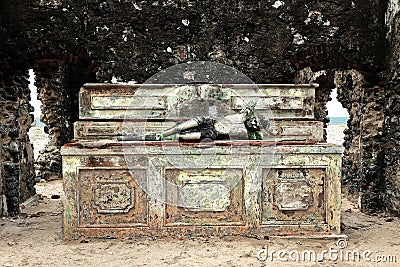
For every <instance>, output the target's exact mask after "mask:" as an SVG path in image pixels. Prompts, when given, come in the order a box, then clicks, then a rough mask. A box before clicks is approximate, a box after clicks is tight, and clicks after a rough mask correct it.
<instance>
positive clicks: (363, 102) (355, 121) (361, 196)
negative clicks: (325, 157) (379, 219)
mask: <svg viewBox="0 0 400 267" xmlns="http://www.w3.org/2000/svg"><path fill="white" fill-rule="evenodd" d="M335 84H336V86H337V88H338V100H339V101H340V102H341V103H342V104H343V106H344V107H345V108H346V109H347V110H348V111H349V116H350V118H349V120H348V122H347V129H346V130H345V132H344V133H345V137H344V139H345V141H344V143H343V145H344V147H345V151H344V154H343V169H342V184H343V186H344V188H343V189H344V192H347V195H348V196H349V197H350V198H351V199H353V201H354V202H356V201H358V202H359V205H360V208H361V210H362V211H364V212H366V213H374V212H377V211H380V210H382V200H383V196H384V188H382V183H383V180H384V177H383V176H382V171H383V162H382V155H383V154H382V134H383V122H384V121H383V120H384V118H383V106H382V100H383V95H384V90H383V88H381V87H379V86H378V85H371V84H369V83H368V82H366V81H365V78H364V75H363V74H362V73H360V72H358V71H355V70H344V71H336V75H335Z"/></svg>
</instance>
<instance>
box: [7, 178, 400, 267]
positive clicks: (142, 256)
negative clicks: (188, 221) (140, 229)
mask: <svg viewBox="0 0 400 267" xmlns="http://www.w3.org/2000/svg"><path fill="white" fill-rule="evenodd" d="M37 189H38V194H39V195H40V200H39V202H38V203H37V205H34V206H32V207H28V208H26V209H23V210H22V211H23V213H22V214H21V216H19V217H16V218H2V219H0V225H1V226H0V248H1V254H0V266H296V265H298V266H399V264H400V233H399V226H400V225H399V224H400V220H399V219H397V218H389V217H381V216H374V217H371V216H366V215H363V214H361V213H360V212H359V211H358V210H357V209H356V208H354V207H353V206H352V205H351V204H350V203H349V202H347V201H346V200H344V201H343V213H342V214H343V220H342V221H343V228H344V232H343V233H344V234H346V235H347V236H348V244H347V247H346V248H344V249H342V251H344V252H346V251H358V252H360V254H361V255H362V253H364V252H366V253H367V252H368V251H371V255H370V256H369V258H370V259H371V260H372V261H373V260H376V259H379V258H378V256H389V255H393V256H396V260H397V265H396V263H391V264H389V263H373V262H365V261H364V260H363V258H361V260H360V262H353V261H350V262H347V261H346V259H345V257H344V258H343V259H344V260H343V261H341V260H340V257H339V259H338V260H337V261H332V260H329V258H328V257H327V256H326V260H325V261H322V262H318V261H317V262H314V261H312V262H310V261H308V260H306V261H305V262H300V263H298V264H296V263H295V262H293V261H291V260H290V258H288V257H289V256H288V255H286V258H287V259H288V260H289V262H281V261H279V260H278V259H277V258H274V260H273V261H271V258H268V259H267V260H266V261H260V260H259V259H258V253H259V251H260V250H261V249H262V248H263V247H265V246H266V247H267V248H268V250H269V251H270V252H271V251H272V250H273V249H275V250H286V251H287V252H288V253H289V252H290V251H292V250H296V251H298V252H299V253H302V252H303V251H304V250H315V251H316V253H322V251H323V250H328V251H329V249H331V251H334V250H337V251H340V249H339V247H338V246H337V244H336V240H321V239H317V240H310V239H308V240H307V239H283V238H271V239H270V240H257V239H252V238H244V237H225V238H183V239H182V240H180V239H173V238H162V239H153V238H150V237H148V238H146V237H143V238H133V239H129V238H126V239H123V240H115V239H107V240H101V239H100V240H99V239H85V240H79V241H73V242H65V241H62V198H63V195H62V185H61V181H53V182H49V183H39V184H38V185H37ZM57 196H60V198H58V199H57ZM54 198H56V199H54ZM264 251H265V250H264ZM333 253H335V252H333ZM264 255H265V254H260V257H261V258H262V257H264ZM293 255H295V254H293ZM317 255H319V254H317ZM339 255H340V254H339ZM334 256H335V254H333V256H332V259H334V258H335V257H334ZM367 256H368V255H367ZM317 257H319V256H317ZM361 257H362V256H361ZM293 259H295V257H294V256H293ZM300 259H301V258H300ZM386 259H387V258H386ZM351 260H352V258H351Z"/></svg>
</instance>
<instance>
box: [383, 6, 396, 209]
mask: <svg viewBox="0 0 400 267" xmlns="http://www.w3.org/2000/svg"><path fill="white" fill-rule="evenodd" d="M388 2H389V3H388V9H387V13H386V27H387V28H386V29H387V35H386V39H387V42H388V46H387V48H388V50H387V62H386V64H387V65H386V66H387V70H386V80H387V82H386V88H385V91H386V95H385V99H384V112H385V125H384V136H385V137H384V140H385V142H384V151H385V156H384V166H385V171H384V172H382V173H381V175H382V176H383V177H384V183H383V185H382V187H383V189H384V191H385V198H384V199H383V205H384V207H385V208H386V209H387V210H389V211H391V212H393V213H395V214H397V215H399V214H400V191H399V188H400V156H399V153H400V67H399V63H398V59H399V58H400V16H399V11H400V4H399V3H398V1H394V0H390V1H388Z"/></svg>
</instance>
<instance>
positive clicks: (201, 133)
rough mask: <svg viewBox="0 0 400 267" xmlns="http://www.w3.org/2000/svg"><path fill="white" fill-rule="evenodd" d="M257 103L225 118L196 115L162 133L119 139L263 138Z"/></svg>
mask: <svg viewBox="0 0 400 267" xmlns="http://www.w3.org/2000/svg"><path fill="white" fill-rule="evenodd" d="M254 108H255V103H251V104H249V105H246V106H245V107H244V108H243V109H242V110H241V111H240V112H239V113H236V114H232V115H227V116H225V117H222V118H213V117H210V116H202V117H195V118H192V119H190V120H187V121H185V122H182V123H179V124H177V125H175V126H174V127H172V128H169V129H167V130H164V131H162V132H159V133H149V134H144V135H138V134H125V135H121V136H118V140H119V141H161V140H179V141H188V142H190V141H192V142H196V141H202V140H205V141H207V140H208V141H213V140H228V139H231V140H247V139H250V140H262V139H263V135H262V133H261V128H260V124H259V121H258V120H257V117H256V116H255V114H254Z"/></svg>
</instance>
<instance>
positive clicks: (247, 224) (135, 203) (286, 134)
mask: <svg viewBox="0 0 400 267" xmlns="http://www.w3.org/2000/svg"><path fill="white" fill-rule="evenodd" d="M316 87H317V85H315V84H310V85H243V84H241V85H204V84H189V85H172V84H171V85H155V84H145V85H120V84H119V85H110V84H85V85H84V86H83V87H82V88H81V90H80V94H79V101H80V103H79V105H80V107H79V117H80V120H79V121H78V122H76V123H75V124H74V133H75V139H74V140H73V141H72V142H71V143H69V144H66V145H65V146H64V147H63V148H62V150H61V154H62V162H63V180H64V191H65V194H66V198H65V201H64V238H65V239H77V238H80V237H125V236H135V235H152V236H168V235H173V236H178V235H179V236H181V235H197V236H199V235H200V236H210V235H245V236H256V237H264V236H310V237H311V236H335V235H338V234H340V202H341V199H340V195H341V194H340V167H341V153H342V148H341V147H340V146H336V145H332V144H327V143H326V142H324V141H323V124H322V122H319V121H315V120H314V103H315V97H314V96H315V88H316ZM249 103H253V105H255V115H256V116H257V118H258V122H259V125H261V128H262V133H263V139H262V140H248V139H246V138H244V139H240V140H238V139H236V138H234V137H229V138H227V139H223V140H201V141H193V142H186V141H185V142H182V141H179V140H174V139H165V140H146V141H144V140H141V138H142V136H143V135H145V134H148V133H154V132H161V131H163V130H165V129H168V128H170V127H173V126H174V125H176V124H178V123H181V122H184V121H187V120H188V119H191V118H193V117H198V116H210V117H213V118H222V117H224V116H229V115H232V114H237V113H238V112H240V111H241V110H243V108H244V107H245V106H246V105H249ZM124 135H128V136H129V135H133V136H135V137H139V138H136V139H135V138H134V139H133V140H131V141H119V140H121V138H120V136H124ZM142 139H143V138H142Z"/></svg>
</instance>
